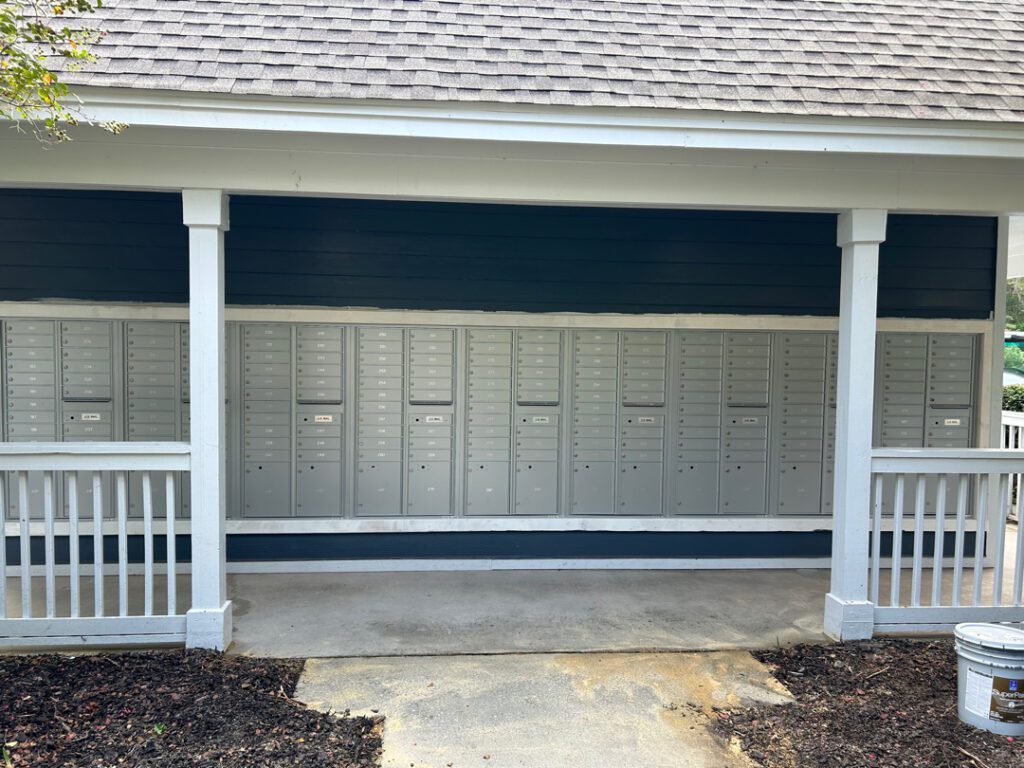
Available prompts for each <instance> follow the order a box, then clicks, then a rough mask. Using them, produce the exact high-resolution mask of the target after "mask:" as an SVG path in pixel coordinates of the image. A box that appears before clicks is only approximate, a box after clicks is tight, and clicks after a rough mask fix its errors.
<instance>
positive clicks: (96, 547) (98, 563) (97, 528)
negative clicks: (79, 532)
mask: <svg viewBox="0 0 1024 768" xmlns="http://www.w3.org/2000/svg"><path fill="white" fill-rule="evenodd" d="M92 592H93V615H95V616H103V614H104V605H103V478H102V477H100V473H99V472H93V473H92Z"/></svg>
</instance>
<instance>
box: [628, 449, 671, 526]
mask: <svg viewBox="0 0 1024 768" xmlns="http://www.w3.org/2000/svg"><path fill="white" fill-rule="evenodd" d="M663 467H664V465H663V463H662V462H660V461H641V462H636V463H631V462H628V461H624V462H621V464H620V470H619V509H618V512H619V514H620V515H660V514H661V513H662V506H663V505H662V493H661V488H662V470H663Z"/></svg>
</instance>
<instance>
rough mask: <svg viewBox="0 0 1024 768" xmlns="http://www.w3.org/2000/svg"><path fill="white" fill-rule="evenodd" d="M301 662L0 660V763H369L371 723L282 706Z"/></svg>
mask: <svg viewBox="0 0 1024 768" xmlns="http://www.w3.org/2000/svg"><path fill="white" fill-rule="evenodd" d="M302 665H303V662H302V661H301V660H298V661H297V660H278V659H259V658H251V657H237V656H224V655H221V654H215V653H209V652H204V651H175V652H150V653H126V654H98V655H91V656H79V657H71V656H56V655H45V656H8V657H0V681H2V682H0V731H2V733H0V736H2V738H3V744H5V745H6V747H4V749H6V756H5V758H4V759H3V760H0V766H3V765H4V764H5V760H6V765H7V766H14V768H22V767H23V766H39V767H41V766H47V768H51V767H56V766H66V767H69V768H70V766H74V768H99V767H100V766H103V767H104V768H107V767H108V766H131V768H149V767H151V766H160V768H185V767H186V766H187V767H188V768H193V767H194V766H214V765H215V766H220V767H221V768H263V767H264V766H266V767H268V768H269V766H275V768H277V767H279V766H301V767H302V768H327V766H330V768H371V767H376V766H378V765H379V756H380V747H381V730H382V721H381V719H380V718H365V717H347V716H346V715H347V713H342V714H341V715H334V714H324V713H320V712H316V711H315V710H311V709H307V708H306V706H305V705H304V704H302V703H300V702H297V701H295V700H294V699H292V694H293V693H294V692H295V686H296V683H297V682H298V679H299V674H300V673H301V671H302Z"/></svg>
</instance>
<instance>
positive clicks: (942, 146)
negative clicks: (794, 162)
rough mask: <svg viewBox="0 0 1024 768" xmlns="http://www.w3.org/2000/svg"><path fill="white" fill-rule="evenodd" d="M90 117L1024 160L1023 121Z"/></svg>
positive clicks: (279, 107) (284, 106) (460, 115)
mask: <svg viewBox="0 0 1024 768" xmlns="http://www.w3.org/2000/svg"><path fill="white" fill-rule="evenodd" d="M76 93H77V94H78V95H79V96H80V97H81V98H82V100H83V102H84V109H83V111H84V112H85V114H86V115H87V116H88V117H89V118H90V119H91V120H93V121H112V120H116V121H121V122H126V123H128V124H129V125H136V126H159V127H168V128H184V129H191V128H195V129H217V130H228V131H268V132H273V133H292V134H295V133H312V134H328V135H362V136H388V137H402V138H426V139H457V140H462V141H505V142H530V143H548V144H582V145H591V146H624V147H662V148H678V149H728V150H737V149H738V150H757V151H766V150H767V151H786V152H832V153H857V154H861V153H866V154H876V155H935V156H945V157H972V158H1015V159H1024V125H1020V126H1018V125H1012V126H1010V125H999V124H995V125H993V124H987V123H949V122H939V121H925V120H921V121H912V120H866V119H849V118H847V119H842V118H834V117H829V118H824V117H822V118H815V117H796V116H794V117H779V116H775V115H772V116H765V115H737V114H729V113H715V112H673V111H668V110H651V109H592V108H588V109H582V108H577V109H560V108H553V107H541V108H530V109H524V108H521V107H515V106H505V105H485V104H478V105H477V104H454V103H442V104H439V103H436V102H433V103H426V102H424V103H420V102H338V101H325V100H316V99H288V100H280V99H278V100H274V99H269V98H256V97H237V96H221V95H216V96H213V95H204V94H188V93H181V92H169V91H138V90H128V89H111V88H90V87H81V88H78V89H76Z"/></svg>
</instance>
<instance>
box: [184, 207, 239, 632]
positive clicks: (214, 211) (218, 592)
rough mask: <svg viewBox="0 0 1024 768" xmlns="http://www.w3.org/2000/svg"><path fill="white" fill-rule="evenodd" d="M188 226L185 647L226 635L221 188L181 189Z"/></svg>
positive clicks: (224, 224) (225, 216)
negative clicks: (188, 581)
mask: <svg viewBox="0 0 1024 768" xmlns="http://www.w3.org/2000/svg"><path fill="white" fill-rule="evenodd" d="M182 203H183V214H184V216H183V219H184V223H185V225H186V226H187V227H188V228H189V345H190V350H189V352H190V355H189V365H190V370H189V381H190V387H191V389H190V397H191V402H190V407H191V420H192V428H191V433H192V476H191V479H192V499H191V502H192V574H193V575H192V608H191V609H190V610H189V612H188V614H187V616H186V618H187V624H186V626H187V638H186V644H187V645H188V647H190V648H215V649H218V650H223V649H224V648H226V647H227V646H228V644H229V643H230V642H231V603H230V602H229V601H228V599H227V575H226V570H225V564H226V535H225V516H226V511H227V467H226V458H225V445H226V443H225V426H224V397H225V383H224V232H225V230H227V228H228V198H227V195H225V194H224V193H223V192H221V191H220V190H210V189H186V190H184V191H183V192H182Z"/></svg>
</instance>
